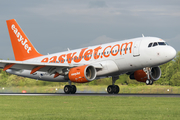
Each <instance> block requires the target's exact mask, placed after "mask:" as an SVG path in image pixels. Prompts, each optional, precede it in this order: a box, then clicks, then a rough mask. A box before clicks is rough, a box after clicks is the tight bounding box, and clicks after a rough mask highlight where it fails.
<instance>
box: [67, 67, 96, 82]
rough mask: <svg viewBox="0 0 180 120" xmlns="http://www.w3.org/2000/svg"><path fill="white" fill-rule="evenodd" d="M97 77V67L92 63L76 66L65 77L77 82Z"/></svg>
mask: <svg viewBox="0 0 180 120" xmlns="http://www.w3.org/2000/svg"><path fill="white" fill-rule="evenodd" d="M95 78H96V69H95V68H94V67H93V66H91V65H83V66H79V67H74V68H71V69H70V70H69V73H68V75H67V76H66V77H65V79H67V80H70V81H72V82H76V83H85V82H90V81H92V80H94V79H95Z"/></svg>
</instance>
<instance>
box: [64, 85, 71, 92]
mask: <svg viewBox="0 0 180 120" xmlns="http://www.w3.org/2000/svg"><path fill="white" fill-rule="evenodd" d="M64 93H65V94H70V93H71V86H70V85H66V86H65V87H64Z"/></svg>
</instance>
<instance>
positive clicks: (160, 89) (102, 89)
mask: <svg viewBox="0 0 180 120" xmlns="http://www.w3.org/2000/svg"><path fill="white" fill-rule="evenodd" d="M119 87H120V92H119V93H158V94H180V87H179V86H160V85H152V86H149V85H148V86H147V85H144V86H128V85H119ZM2 88H4V89H2ZM63 88H64V86H53V87H52V86H39V87H37V86H34V87H0V92H1V93H7V92H12V93H13V92H14V93H21V92H22V90H26V91H27V93H63ZM106 88H107V86H105V85H104V86H102V85H101V86H96V85H93V86H77V92H81V93H82V92H92V93H106Z"/></svg>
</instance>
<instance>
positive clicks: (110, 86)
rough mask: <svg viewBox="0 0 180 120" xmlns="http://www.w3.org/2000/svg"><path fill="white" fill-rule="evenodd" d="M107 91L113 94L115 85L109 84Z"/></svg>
mask: <svg viewBox="0 0 180 120" xmlns="http://www.w3.org/2000/svg"><path fill="white" fill-rule="evenodd" d="M107 92H108V93H109V94H113V86H112V85H109V86H108V87H107Z"/></svg>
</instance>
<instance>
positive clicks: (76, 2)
mask: <svg viewBox="0 0 180 120" xmlns="http://www.w3.org/2000/svg"><path fill="white" fill-rule="evenodd" d="M9 19H16V21H17V22H18V24H19V25H20V27H21V28H22V29H23V31H24V32H25V34H26V35H27V37H28V38H29V40H30V41H31V43H32V44H33V45H34V47H35V48H36V49H37V50H38V52H39V53H41V54H44V55H46V54H48V53H49V54H51V53H57V52H60V51H67V48H69V49H77V48H82V47H87V46H91V45H97V44H103V43H108V42H114V41H121V40H125V39H131V38H136V37H141V36H142V34H143V35H144V36H152V37H159V38H162V39H163V40H165V41H167V42H168V43H169V44H170V45H171V46H173V47H174V48H175V49H176V50H177V51H180V47H179V45H180V1H179V0H15V1H13V0H0V59H4V60H5V59H12V60H14V55H13V50H12V46H11V42H10V38H9V33H8V29H7V25H6V20H9Z"/></svg>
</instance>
